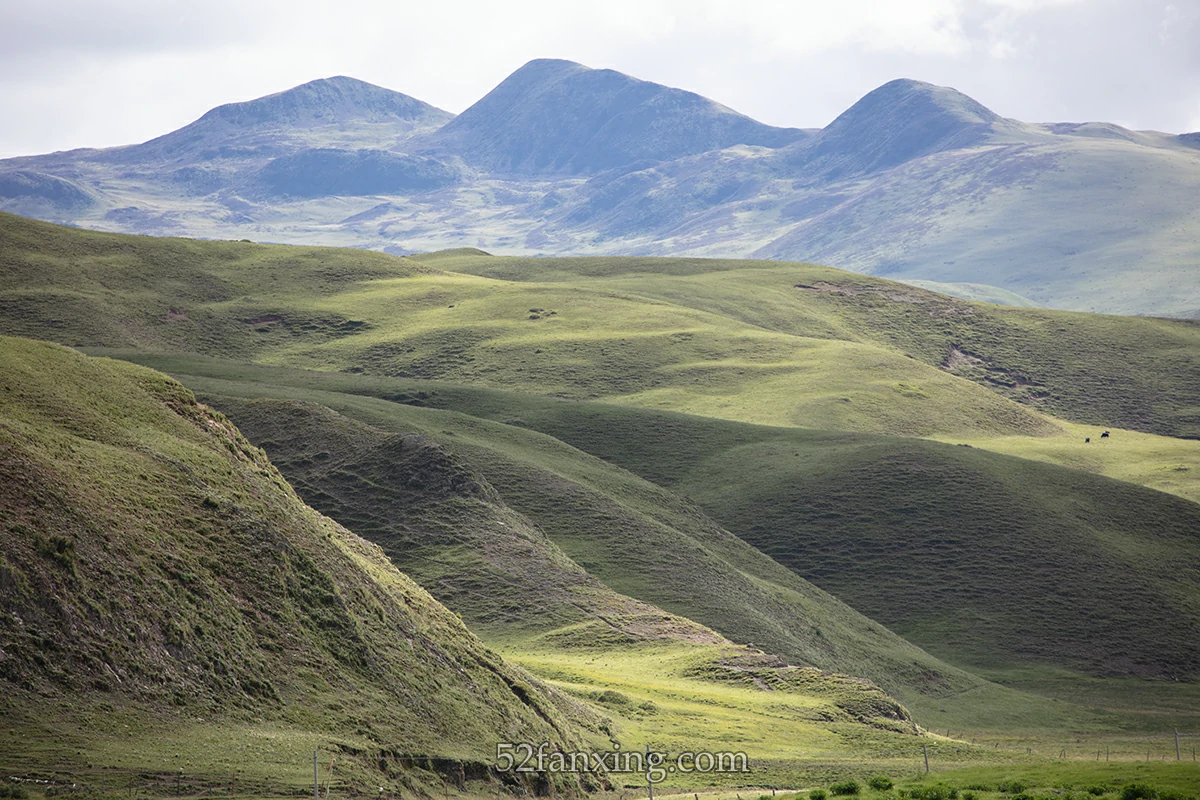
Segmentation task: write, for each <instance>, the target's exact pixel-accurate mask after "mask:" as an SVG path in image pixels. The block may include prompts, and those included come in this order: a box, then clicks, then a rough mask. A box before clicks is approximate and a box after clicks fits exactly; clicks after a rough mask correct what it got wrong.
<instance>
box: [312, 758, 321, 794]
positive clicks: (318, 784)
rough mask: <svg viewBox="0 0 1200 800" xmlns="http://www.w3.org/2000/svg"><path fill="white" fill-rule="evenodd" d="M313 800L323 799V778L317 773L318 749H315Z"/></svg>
mask: <svg viewBox="0 0 1200 800" xmlns="http://www.w3.org/2000/svg"><path fill="white" fill-rule="evenodd" d="M313 800H321V779H320V777H319V776H318V775H317V751H316V750H313Z"/></svg>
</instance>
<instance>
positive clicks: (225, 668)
mask: <svg viewBox="0 0 1200 800" xmlns="http://www.w3.org/2000/svg"><path fill="white" fill-rule="evenodd" d="M0 360H2V370H0V374H2V375H3V378H2V380H0V473H2V475H0V526H3V529H4V533H3V535H2V536H0V585H3V587H4V591H3V592H0V605H2V606H3V609H4V613H3V614H2V615H0V654H2V655H0V683H3V685H4V687H5V689H4V691H3V692H2V693H0V696H3V698H4V699H3V701H0V702H3V704H4V713H5V718H6V719H8V720H11V721H13V723H14V724H15V723H16V722H17V721H21V722H22V723H27V724H28V726H29V727H28V728H27V729H26V730H27V732H28V734H29V735H28V737H27V738H25V739H22V741H25V742H27V743H28V744H29V746H34V742H37V741H40V737H41V734H37V735H34V734H33V732H32V731H33V730H34V729H35V728H36V727H37V726H38V725H53V724H58V723H62V724H64V726H65V727H64V730H65V729H67V728H69V725H68V724H67V720H70V719H73V718H75V717H76V716H77V715H81V714H83V712H84V711H85V710H86V709H89V708H102V707H106V708H108V709H109V710H110V711H111V710H112V709H113V704H115V705H117V706H120V708H121V713H122V714H124V715H125V716H126V718H127V719H128V720H129V721H131V722H133V721H137V723H138V725H137V727H138V728H139V729H140V728H141V727H142V726H143V725H145V724H147V721H148V720H158V721H166V720H168V719H171V718H175V719H176V724H177V726H178V727H179V728H180V729H195V730H200V729H203V728H205V727H206V726H208V725H221V724H227V725H228V726H229V727H228V731H229V732H230V735H233V736H237V735H241V734H235V733H234V731H239V730H241V729H242V728H243V727H249V728H253V727H254V726H255V725H258V726H260V727H261V728H262V729H263V730H266V729H274V730H276V731H277V733H276V736H277V737H278V739H279V740H280V742H281V743H282V742H289V743H290V742H293V741H295V742H299V741H303V740H304V739H307V740H309V741H310V742H313V741H315V742H316V743H318V744H317V746H322V747H326V746H329V747H336V746H337V745H338V744H346V745H347V746H352V747H353V748H354V750H353V752H356V753H358V757H357V758H355V757H352V756H351V757H348V759H347V766H349V765H351V764H355V763H357V765H358V767H357V768H358V769H360V770H363V771H366V773H367V774H369V773H371V772H373V773H375V774H374V775H373V776H372V777H368V778H367V780H370V781H375V782H377V783H384V784H388V785H389V786H396V785H397V784H396V779H397V777H398V776H399V773H394V774H392V775H391V777H389V773H388V769H390V768H387V767H385V766H377V765H378V764H380V763H381V762H379V759H380V758H381V757H385V756H386V755H387V753H388V752H390V751H392V750H394V749H396V748H399V751H400V752H404V753H421V754H430V755H438V756H446V757H453V758H459V759H476V760H482V759H484V758H488V757H490V755H494V750H493V748H494V743H495V741H497V740H506V739H507V738H508V737H514V736H515V737H522V736H532V737H536V739H538V740H540V739H541V738H549V739H550V740H553V741H557V742H561V743H563V744H570V743H572V742H574V743H582V741H584V740H583V739H582V738H581V737H582V736H583V735H584V733H585V730H584V729H583V728H581V727H580V725H581V724H587V725H593V724H595V722H596V720H595V718H594V717H593V716H591V713H590V712H588V711H586V710H585V709H584V707H582V706H580V705H578V704H577V703H575V702H573V701H571V700H570V699H568V698H567V697H565V696H563V695H560V694H557V693H554V692H551V691H548V690H547V689H546V688H545V687H544V686H542V685H540V684H538V683H537V682H536V681H534V680H532V679H531V678H530V677H529V675H528V674H527V673H524V672H523V671H522V670H520V669H517V668H514V667H512V666H510V665H508V664H506V663H505V662H504V661H503V660H502V659H500V658H499V657H498V656H496V655H495V654H494V653H491V652H490V651H488V650H487V649H485V648H484V647H483V646H482V645H481V644H480V643H479V641H478V640H477V639H476V638H475V637H474V636H473V635H471V634H470V633H469V632H468V631H467V630H466V629H465V628H464V627H463V626H462V623H461V622H460V621H459V620H458V619H457V618H456V617H455V616H454V615H453V614H451V613H449V612H448V611H447V610H446V609H445V608H444V607H442V606H441V605H440V604H438V603H437V602H436V601H434V600H433V599H432V598H431V597H430V596H429V595H428V594H427V593H426V592H425V591H424V590H422V589H421V588H420V587H418V586H417V585H416V584H414V583H413V582H412V581H411V580H409V579H408V578H407V577H406V576H404V575H403V574H401V573H399V572H398V571H396V569H395V567H393V566H392V565H391V563H390V562H389V561H388V560H387V559H386V558H385V557H384V556H383V554H382V553H381V552H380V551H379V549H378V548H377V547H376V546H374V545H371V544H368V543H367V542H365V541H364V540H362V539H361V538H359V537H357V536H355V535H354V534H352V533H350V532H348V531H347V530H345V529H344V528H342V527H341V526H339V525H337V524H335V523H333V522H331V521H330V520H328V519H327V518H324V517H322V516H321V515H319V514H317V513H316V512H314V511H313V510H312V509H310V508H308V507H307V506H305V505H304V504H303V503H302V502H301V501H300V500H299V499H298V498H297V497H296V495H295V494H294V493H293V492H292V490H291V488H290V487H289V486H288V485H287V483H286V482H285V481H284V480H283V478H282V477H281V476H280V475H279V473H278V472H277V471H276V470H275V469H274V467H272V466H271V464H270V463H269V462H268V461H267V459H266V456H265V455H264V454H263V453H262V451H261V450H258V449H257V448H255V447H253V446H252V445H250V443H249V442H248V441H247V440H246V439H245V438H243V437H242V436H241V434H240V433H238V431H237V429H236V428H234V427H233V426H232V425H231V424H230V423H229V422H228V421H227V420H226V418H225V417H223V416H221V415H220V414H219V413H216V412H213V411H211V410H210V409H208V408H206V407H205V406H202V405H198V404H197V403H196V402H195V401H194V399H193V396H192V394H191V393H190V392H189V391H188V390H186V389H185V388H183V387H182V386H180V385H179V384H177V383H175V382H174V381H172V380H170V379H168V378H167V377H166V376H163V375H161V374H159V373H155V372H152V371H150V370H147V369H144V368H141V367H135V366H133V365H129V364H125V363H122V362H112V361H108V360H100V359H89V358H87V357H85V356H82V355H80V354H78V353H75V352H73V351H70V350H68V349H66V348H63V347H59V346H56V345H50V344H46V343H37V342H31V341H28V340H21V339H13V338H8V337H5V338H3V339H2V340H0ZM67 699H69V700H70V701H71V708H70V709H69V710H62V711H55V710H52V709H54V708H55V706H56V703H57V702H58V701H60V700H67ZM38 709H42V710H43V713H44V716H43V717H41V718H39V717H38V714H37V710H38ZM60 714H61V716H60ZM10 715H11V716H10ZM205 720H208V721H205ZM80 724H82V725H83V727H82V728H78V729H75V730H73V731H72V732H71V734H70V735H69V736H64V737H62V738H60V739H58V740H57V741H58V744H57V745H56V747H57V750H58V751H62V752H58V751H55V752H54V753H53V755H51V756H50V757H52V758H54V761H53V762H50V763H56V764H57V763H64V764H73V763H75V762H76V761H81V760H83V759H84V758H87V757H88V756H87V755H85V751H86V750H89V749H90V748H91V747H94V746H95V747H98V746H101V741H102V740H103V739H104V736H105V734H104V730H103V729H95V728H89V727H88V726H87V724H86V723H80ZM588 735H589V736H590V735H592V734H591V733H589V734H588ZM147 745H149V746H148V747H147ZM103 746H111V743H109V744H106V745H103ZM281 746H290V744H286V745H282V744H281ZM6 747H7V746H6ZM131 747H132V748H140V750H139V752H142V753H143V756H144V760H143V762H142V764H143V765H148V764H149V763H154V764H158V763H160V762H161V761H162V760H163V759H162V756H163V755H164V754H163V753H161V752H160V750H159V748H158V747H157V746H156V745H155V744H154V743H153V741H129V740H125V741H124V742H123V743H121V744H118V745H117V749H118V750H119V751H121V752H124V753H125V756H123V757H126V756H129V755H130V753H131V752H132V751H130V748H131ZM380 748H383V752H382V753H381V751H380ZM310 749H311V748H310ZM20 755H21V754H20V753H17V752H13V753H10V754H9V755H7V756H6V758H10V759H11V758H18V757H19V756H20ZM80 757H82V758H80ZM110 757H113V756H110ZM135 757H136V756H135ZM384 760H385V761H386V758H385V759H384ZM226 777H227V776H226Z"/></svg>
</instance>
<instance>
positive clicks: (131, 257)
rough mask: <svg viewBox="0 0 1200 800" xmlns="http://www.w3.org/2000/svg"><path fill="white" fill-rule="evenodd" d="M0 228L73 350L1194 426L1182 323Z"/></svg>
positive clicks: (856, 407) (471, 257) (814, 415)
mask: <svg viewBox="0 0 1200 800" xmlns="http://www.w3.org/2000/svg"><path fill="white" fill-rule="evenodd" d="M0 244H2V245H3V250H2V251H0V252H2V253H3V255H2V256H0V258H3V261H2V262H0V269H2V274H3V284H2V285H0V304H2V305H0V310H2V311H3V316H2V317H0V319H3V321H4V325H3V327H4V330H5V332H8V333H13V334H22V335H38V336H51V337H53V338H55V339H56V340H58V341H60V342H63V343H66V344H71V345H90V346H111V347H137V348H139V349H147V350H158V351H174V352H201V353H207V354H210V355H216V356H220V357H225V358H228V357H236V358H243V359H250V360H255V361H263V362H269V363H277V364H288V365H292V366H302V367H309V368H319V369H335V370H357V371H363V372H366V373H372V374H382V375H392V376H400V377H416V378H426V379H436V380H451V381H456V382H465V383H471V384H475V385H480V386H491V387H499V388H513V387H520V388H522V389H524V390H526V391H529V392H533V393H538V394H546V395H554V396H563V397H574V398H596V399H605V400H609V401H614V402H620V403H623V404H632V405H641V406H651V407H658V408H666V409H671V410H681V411H687V412H690V413H697V414H704V415H707V416H716V417H722V418H726V419H737V420H742V421H748V422H758V423H764V424H775V425H800V426H805V427H820V428H832V429H845V430H859V431H870V432H878V433H903V434H909V435H911V434H917V435H936V434H941V435H955V436H976V437H979V436H994V435H1014V434H1022V435H1024V434H1032V435H1045V434H1049V433H1053V432H1055V431H1056V430H1057V428H1056V426H1055V424H1054V423H1053V422H1052V421H1050V420H1047V419H1046V418H1045V417H1044V416H1042V415H1041V414H1039V413H1036V409H1043V408H1044V409H1046V410H1049V411H1052V412H1054V413H1056V414H1059V415H1061V416H1064V417H1067V418H1069V419H1075V420H1078V421H1083V422H1094V423H1097V424H1105V425H1118V426H1123V427H1128V428H1133V429H1138V430H1146V431H1153V432H1159V433H1167V434H1172V435H1194V434H1195V433H1196V430H1197V429H1196V424H1197V423H1196V414H1197V411H1196V406H1195V397H1196V396H1198V394H1200V386H1198V385H1197V381H1200V369H1198V368H1197V365H1196V355H1195V354H1196V352H1197V350H1198V349H1200V348H1198V346H1197V342H1198V340H1200V328H1198V327H1197V326H1196V325H1195V324H1191V323H1184V322H1168V321H1164V320H1152V319H1130V318H1120V317H1097V316H1092V315H1081V314H1069V313H1064V312H1051V311H1045V310H1041V309H1004V308H999V307H991V306H983V305H978V304H971V303H968V302H966V301H962V300H957V299H953V298H947V297H945V296H942V295H936V294H932V293H929V292H925V291H923V290H920V289H916V288H914V287H911V286H906V285H902V284H895V283H891V282H887V281H881V280H879V279H876V278H867V277H864V276H856V275H851V274H849V273H844V272H839V271H836V270H829V269H826V268H821V267H813V266H807V265H779V264H777V263H774V262H744V261H719V260H718V261H707V260H695V259H692V260H679V259H667V260H655V259H650V260H648V259H498V258H491V257H488V256H485V255H479V254H478V253H477V252H476V253H474V254H473V253H471V252H469V251H467V252H464V251H456V252H451V253H448V254H439V255H435V256H431V257H427V258H422V259H417V260H414V259H395V258H389V257H387V256H383V255H380V254H374V253H363V252H359V251H345V250H341V251H338V250H326V249H314V248H286V247H271V246H264V245H252V244H243V243H236V242H233V243H229V242H226V243H207V242H204V243H202V242H193V241H188V240H155V239H145V238H134V237H126V236H119V235H113V234H99V233H92V232H82V231H71V230H68V229H64V228H58V227H55V226H51V225H47V224H45V223H37V222H33V221H30V220H24V219H21V218H18V217H12V216H3V217H0ZM440 270H451V271H455V272H443V271H440ZM466 272H476V273H479V275H467V274H462V273H466ZM804 287H810V288H804ZM943 367H944V368H943ZM955 373H961V377H960V375H959V374H955ZM963 378H967V379H966V380H964V379H963ZM985 388H986V389H987V391H985V390H984V389H985ZM1006 395H1007V396H1006ZM1014 399H1015V400H1018V401H1020V402H1012V400H1014Z"/></svg>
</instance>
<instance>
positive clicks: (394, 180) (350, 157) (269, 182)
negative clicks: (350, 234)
mask: <svg viewBox="0 0 1200 800" xmlns="http://www.w3.org/2000/svg"><path fill="white" fill-rule="evenodd" d="M461 178H462V173H461V171H460V170H457V169H454V168H453V167H450V166H448V165H446V164H444V163H442V162H441V161H437V160H435V159H432V158H423V157H421V156H409V155H400V154H397V153H389V152H387V151H384V150H366V149H362V150H336V149H333V148H313V149H310V150H302V151H300V152H299V153H296V154H295V155H289V156H280V157H279V158H276V159H273V160H272V161H270V162H269V163H268V164H267V165H266V166H265V167H263V168H262V169H261V170H259V172H258V175H257V182H258V184H259V185H260V186H261V189H262V191H263V192H264V193H265V194H266V195H267V196H275V197H323V196H325V195H333V194H339V195H369V194H405V193H407V192H421V191H428V190H430V189H440V188H443V187H445V186H450V185H452V184H455V183H457V182H458V181H459V180H461Z"/></svg>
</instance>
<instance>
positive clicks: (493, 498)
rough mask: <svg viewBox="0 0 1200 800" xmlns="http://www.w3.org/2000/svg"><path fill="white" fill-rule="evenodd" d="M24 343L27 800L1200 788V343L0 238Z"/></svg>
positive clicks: (613, 261)
mask: <svg viewBox="0 0 1200 800" xmlns="http://www.w3.org/2000/svg"><path fill="white" fill-rule="evenodd" d="M547 69H549V67H547ZM296 113H299V112H296ZM389 113H390V112H389ZM428 113H432V112H428ZM973 113H981V112H978V111H977V110H975V111H973ZM465 116H466V114H464V115H460V117H458V118H457V119H458V120H461V119H462V118H463V117H465ZM226 121H227V122H228V120H226ZM468 121H469V120H468ZM235 122H236V120H235ZM214 124H215V123H214ZM229 124H234V122H229ZM441 124H442V126H444V127H441V128H440V130H442V131H445V129H446V127H449V126H450V125H453V124H454V123H453V122H449V121H447V120H441ZM738 125H741V127H740V128H739V127H737V126H733V128H732V130H734V133H736V136H738V137H743V138H744V137H747V136H758V137H762V142H761V145H756V146H763V147H767V146H772V147H787V146H791V145H789V144H787V143H786V140H787V138H788V137H793V140H794V141H797V142H798V141H801V140H802V139H803V138H804V137H807V136H811V134H804V132H794V133H786V135H785V134H781V133H778V129H771V130H762V129H759V128H754V127H753V126H750V125H748V124H746V123H738ZM456 131H457V133H456ZM464 131H465V132H464ZM469 133H470V128H469V126H467V124H466V123H465V122H463V123H460V124H459V126H458V127H456V128H454V127H452V128H450V130H449V132H445V133H442V134H440V135H441V136H443V137H444V139H445V141H446V142H448V143H447V144H445V146H446V147H450V146H451V145H450V144H449V143H452V142H459V144H460V145H461V142H462V141H471V140H470V136H469ZM451 134H454V136H453V137H452V136H451ZM801 134H804V137H802V136H801ZM730 135H734V134H730ZM455 137H457V138H455ZM772 137H775V138H772ZM780 137H782V139H781V138H780ZM456 146H458V145H456ZM462 146H463V147H465V146H466V145H462ZM695 146H697V147H699V146H707V145H700V144H697V145H695ZM813 146H814V147H816V146H817V145H813ZM480 147H482V146H480ZM471 152H473V153H477V157H478V158H484V157H488V158H499V156H498V155H496V152H493V151H490V150H488V149H487V148H482V149H479V148H476V149H475V150H472V151H471ZM489 154H490V155H489ZM430 158H432V156H431V157H430ZM599 158H600V156H599V155H596V156H595V159H599ZM504 163H505V168H510V167H511V168H516V166H519V165H514V164H513V163H509V162H504ZM603 163H604V162H602V161H596V160H593V161H587V160H585V159H583V157H582V156H579V155H574V156H571V157H570V158H568V157H567V156H562V159H561V160H560V161H558V162H553V164H552V166H554V168H555V169H581V170H582V169H585V168H587V169H591V168H594V167H595V166H597V164H600V165H602V164H603ZM814 163H815V162H814ZM822 163H824V162H822ZM830 163H832V162H830ZM542 166H545V165H542ZM423 168H428V169H434V167H433V166H431V165H428V164H426V165H425V167H423ZM546 168H549V167H546ZM306 169H307V168H306ZM301 172H305V170H301ZM280 180H283V178H282V177H281V178H280ZM0 337H2V338H0V453H2V455H0V527H2V528H3V535H2V536H0V612H2V613H0V683H2V684H3V687H4V690H3V692H0V718H2V719H3V720H4V723H5V724H4V729H3V731H0V773H3V774H4V775H6V776H10V777H16V778H20V779H22V780H18V781H9V782H7V783H5V784H4V791H5V792H6V793H7V794H6V796H29V795H31V794H32V795H36V796H45V797H52V796H58V795H60V794H65V793H86V794H87V795H88V796H89V797H91V796H95V797H98V798H99V797H110V796H111V797H112V798H114V800H116V798H118V797H128V796H135V797H154V796H170V795H181V796H182V795H185V794H186V795H187V796H192V797H210V796H253V797H278V796H285V795H289V796H299V795H302V794H306V793H308V792H310V791H311V790H312V780H313V773H312V769H313V763H312V753H313V751H319V752H320V753H321V754H323V755H322V758H323V759H324V761H322V766H321V769H322V770H326V768H327V767H328V772H327V773H325V772H323V773H322V774H323V775H325V778H324V781H325V786H326V788H327V789H328V790H329V791H331V792H332V793H333V794H335V795H336V794H339V793H341V794H355V795H358V796H361V795H365V794H370V795H372V796H385V797H438V796H443V797H448V796H451V795H453V796H456V797H483V796H489V797H495V796H497V795H498V794H499V795H504V794H511V795H514V796H521V795H528V794H533V795H537V796H550V795H553V796H560V795H565V796H584V795H587V796H596V797H611V798H614V800H615V798H617V797H622V798H629V797H633V796H639V794H638V793H640V792H645V790H646V783H645V775H644V774H632V773H623V772H619V771H610V770H606V769H603V768H599V769H590V770H585V771H581V772H554V771H546V770H542V771H540V772H529V773H514V772H505V771H502V770H498V769H497V768H496V764H495V762H496V758H497V750H496V748H497V745H498V744H500V743H505V742H507V743H514V742H532V743H534V744H535V745H536V744H537V743H541V742H545V743H547V747H548V749H549V750H551V751H557V752H576V751H589V752H606V751H613V750H614V749H616V748H619V749H620V750H622V751H626V752H629V751H645V750H646V749H647V748H650V749H651V750H653V751H655V752H660V753H663V754H670V755H678V754H679V753H682V752H693V753H695V752H713V753H716V752H731V751H737V752H741V753H745V754H746V758H747V761H748V764H749V772H747V773H741V772H737V773H703V774H701V773H683V772H675V773H671V774H669V775H668V776H667V777H666V778H665V780H664V782H663V783H662V784H661V785H659V786H658V787H657V788H656V791H655V793H656V796H663V795H670V794H671V793H672V792H680V793H688V796H690V794H691V793H696V794H699V793H703V794H704V795H705V797H706V799H707V800H726V799H727V798H728V800H735V798H737V797H740V796H741V795H744V794H747V793H749V795H748V796H749V797H756V796H759V795H763V794H764V793H765V795H766V796H779V797H784V798H785V800H803V798H809V797H810V795H809V790H814V789H822V790H824V789H832V790H833V791H834V792H835V793H838V792H843V793H849V792H850V789H849V783H854V792H855V793H857V794H860V795H869V796H870V798H871V800H884V798H900V797H907V798H912V799H913V800H954V799H955V798H958V797H962V798H963V800H1001V799H1002V798H1003V799H1004V800H1008V798H1017V797H1022V798H1026V799H1027V798H1050V797H1054V798H1067V799H1068V800H1071V799H1072V798H1074V799H1075V800H1082V799H1083V798H1085V797H1087V798H1090V797H1093V796H1095V797H1104V796H1106V795H1111V796H1112V797H1114V798H1115V797H1116V796H1118V795H1120V794H1121V793H1122V791H1123V790H1124V789H1125V787H1127V786H1129V785H1131V784H1137V785H1148V786H1151V787H1153V791H1154V792H1155V793H1156V796H1157V797H1158V798H1159V799H1160V800H1171V799H1172V798H1185V797H1189V796H1194V795H1195V794H1196V792H1197V790H1198V789H1200V771H1198V770H1200V768H1198V767H1197V766H1196V762H1194V761H1189V760H1188V756H1189V755H1190V753H1191V750H1190V748H1191V747H1192V746H1193V745H1194V744H1195V738H1194V737H1195V736H1196V735H1197V734H1200V690H1198V689H1197V685H1198V684H1197V679H1198V678H1200V648H1198V647H1197V642H1200V477H1198V476H1200V405H1197V397H1200V368H1198V366H1200V365H1198V363H1197V362H1198V360H1200V326H1198V325H1197V323H1196V322H1195V321H1191V320H1186V319H1168V318H1163V317H1134V316H1116V315H1104V314H1093V313H1081V312H1078V311H1067V310H1051V309H1047V308H1034V307H1019V306H1011V305H1010V306H1000V305H993V304H989V303H985V302H980V301H978V300H972V299H965V298H963V297H956V296H951V295H947V294H941V293H937V292H935V291H931V290H929V289H927V288H921V287H919V286H914V285H912V284H911V283H899V282H895V281H892V280H889V279H887V278H885V277H879V276H873V275H866V274H861V273H858V272H848V271H844V270H838V269H834V268H832V267H826V266H818V265H814V264H810V263H800V262H791V261H775V260H769V261H768V260H759V261H755V260H744V259H732V258H729V259H726V258H694V257H681V256H644V255H639V256H604V257H601V256H584V257H536V258H535V257H526V256H498V255H491V254H489V253H487V252H484V251H483V250H478V249H474V248H457V249H451V250H443V251H437V252H428V253H422V254H410V255H406V256H397V255H391V254H387V253H381V252H372V251H368V250H362V249H341V248H327V247H316V246H295V245H272V244H260V243H255V242H250V241H203V240H197V239H187V238H163V237H147V236H135V235H129V234H123V233H110V232H99V231H89V230H81V229H77V228H71V227H65V226H60V225H56V224H52V223H48V222H44V221H38V220H34V219H31V218H28V217H23V216H16V215H12V214H5V213H0ZM1105 433H1107V434H1108V435H1106V436H1105V435H1103V434H1105ZM1178 742H1182V744H1179V745H1178V746H1179V747H1180V750H1179V752H1180V759H1179V760H1178V761H1177V760H1176V759H1175V752H1176V751H1175V747H1176V744H1177V743H1178ZM330 759H332V762H330ZM926 759H928V761H926ZM326 762H330V763H326ZM926 764H928V767H927V766H926ZM335 765H336V766H335ZM877 778H886V781H885V780H874V779H877ZM38 781H48V783H38ZM885 784H886V785H885ZM68 785H73V786H74V789H73V790H71V789H68V788H66V787H67V786H68ZM968 794H969V795H970V796H971V798H968Z"/></svg>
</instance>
